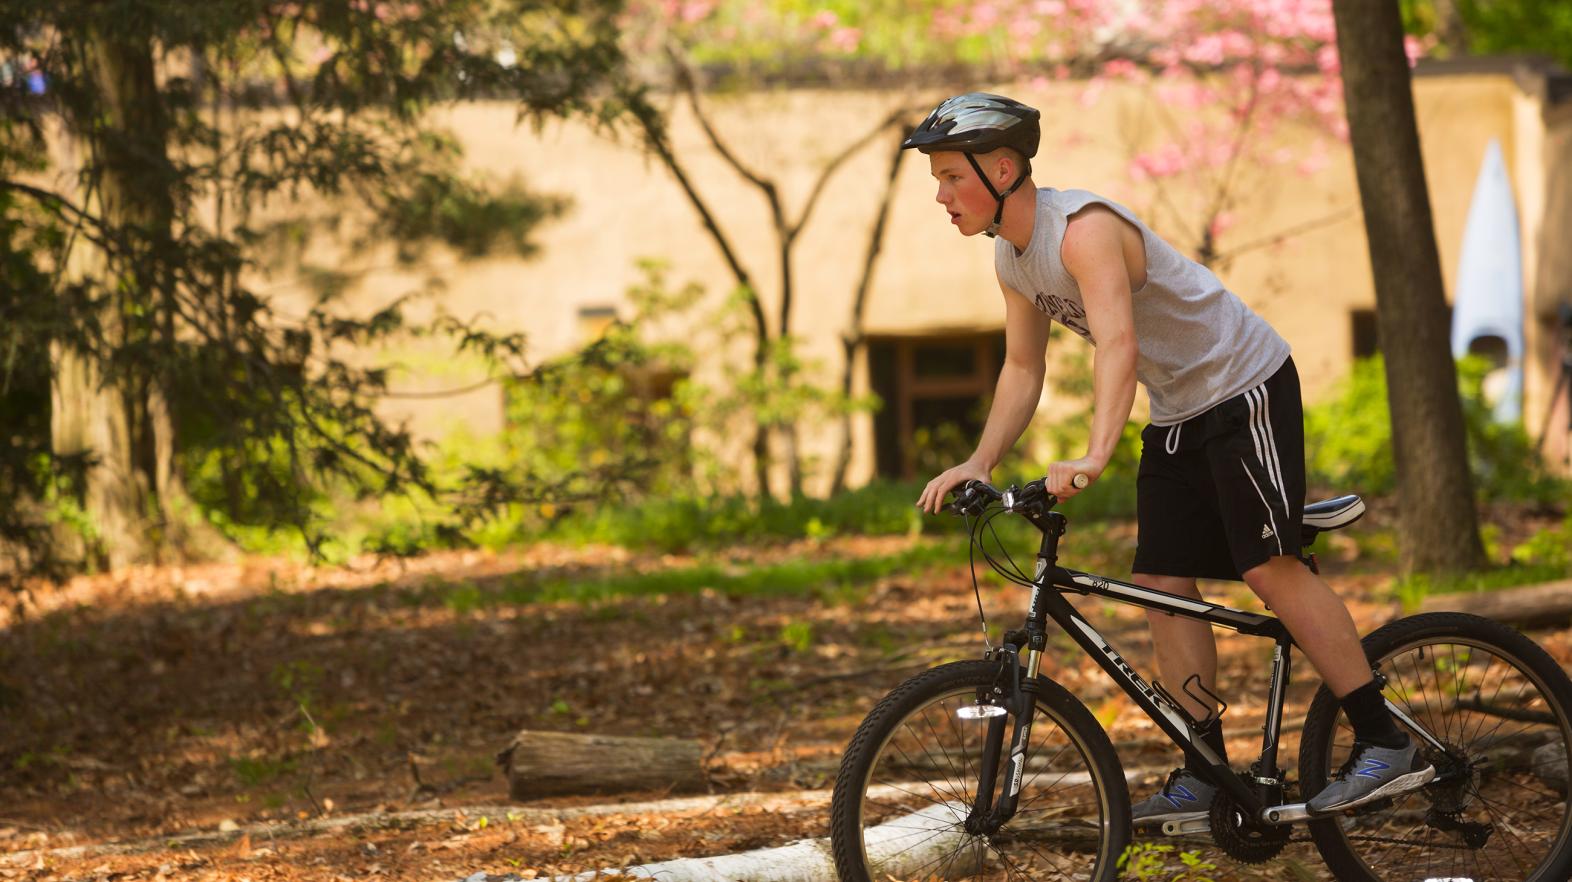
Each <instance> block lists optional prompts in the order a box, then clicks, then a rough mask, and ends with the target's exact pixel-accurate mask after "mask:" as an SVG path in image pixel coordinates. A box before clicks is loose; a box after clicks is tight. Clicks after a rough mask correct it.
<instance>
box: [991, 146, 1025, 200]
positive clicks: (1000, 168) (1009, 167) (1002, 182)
mask: <svg viewBox="0 0 1572 882" xmlns="http://www.w3.org/2000/svg"><path fill="white" fill-rule="evenodd" d="M1020 174H1021V160H1020V159H1019V158H1018V157H1017V156H1016V155H1015V153H1014V152H1012V151H1010V150H1000V151H999V161H998V162H997V163H995V164H994V176H995V177H996V178H997V179H998V183H999V190H1000V191H1001V192H1002V191H1003V190H1004V188H1005V187H1008V186H1010V185H1011V184H1013V183H1015V179H1016V178H1017V177H1018V176H1020Z"/></svg>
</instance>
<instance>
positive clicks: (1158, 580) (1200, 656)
mask: <svg viewBox="0 0 1572 882" xmlns="http://www.w3.org/2000/svg"><path fill="white" fill-rule="evenodd" d="M1130 581H1132V582H1134V583H1135V584H1137V585H1140V586H1142V587H1144V588H1153V589H1156V590H1158V591H1166V592H1168V593H1169V594H1177V595H1179V596H1181V597H1189V598H1192V599H1195V600H1200V599H1201V592H1200V590H1199V589H1197V588H1196V587H1195V579H1194V578H1191V577H1188V576H1153V575H1149V574H1146V573H1136V574H1135V575H1133V576H1131V577H1130ZM1146 620H1147V622H1148V623H1149V624H1150V625H1151V626H1152V649H1153V652H1154V654H1155V655H1156V656H1157V671H1158V674H1159V675H1160V676H1161V677H1162V680H1163V686H1164V687H1165V688H1166V689H1167V690H1168V691H1169V692H1170V693H1171V694H1172V695H1173V696H1174V698H1176V699H1178V700H1179V701H1180V702H1181V703H1182V704H1183V705H1184V708H1185V710H1187V711H1189V712H1190V714H1191V715H1192V716H1194V717H1195V718H1196V719H1198V720H1200V719H1205V718H1206V717H1208V716H1210V715H1211V714H1212V713H1213V712H1214V711H1216V710H1217V707H1216V705H1211V704H1210V702H1208V704H1201V703H1199V702H1197V701H1196V700H1195V699H1193V698H1191V697H1190V696H1189V695H1187V694H1186V693H1185V691H1184V682H1185V681H1186V680H1188V679H1190V677H1191V676H1192V675H1199V676H1200V678H1201V685H1202V686H1205V687H1206V688H1207V689H1209V690H1211V692H1212V693H1213V694H1214V695H1215V694H1217V638H1216V636H1215V635H1214V634H1213V633H1212V626H1211V625H1210V624H1208V623H1206V622H1203V621H1200V620H1199V619H1187V618H1185V617H1184V616H1176V615H1173V614H1172V613H1165V612H1158V611H1157V610H1147V611H1146ZM1209 705H1210V706H1209Z"/></svg>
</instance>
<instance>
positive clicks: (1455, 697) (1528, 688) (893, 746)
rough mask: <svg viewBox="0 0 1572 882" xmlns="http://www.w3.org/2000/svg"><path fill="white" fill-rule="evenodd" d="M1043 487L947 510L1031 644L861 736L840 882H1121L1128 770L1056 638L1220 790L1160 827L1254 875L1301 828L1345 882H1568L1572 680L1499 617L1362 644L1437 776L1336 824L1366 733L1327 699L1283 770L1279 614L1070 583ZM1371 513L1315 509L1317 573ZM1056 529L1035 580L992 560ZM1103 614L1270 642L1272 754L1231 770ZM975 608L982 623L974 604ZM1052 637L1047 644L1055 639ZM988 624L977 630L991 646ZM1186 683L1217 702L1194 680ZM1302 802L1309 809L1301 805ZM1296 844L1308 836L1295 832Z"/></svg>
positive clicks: (945, 682)
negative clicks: (1346, 775) (1003, 585)
mask: <svg viewBox="0 0 1572 882" xmlns="http://www.w3.org/2000/svg"><path fill="white" fill-rule="evenodd" d="M1057 503H1058V500H1057V499H1056V498H1055V497H1054V496H1053V495H1052V494H1050V493H1048V492H1047V491H1046V490H1045V489H1044V487H1043V484H1042V482H1041V481H1040V480H1039V481H1034V482H1032V483H1030V484H1027V485H1025V486H1024V487H1021V488H1016V487H1011V488H1009V489H1007V490H1002V491H1001V490H999V489H997V488H995V487H992V486H990V485H988V484H984V483H981V482H975V481H974V482H969V483H967V484H966V485H964V487H963V488H962V489H961V491H960V492H959V494H958V495H957V497H956V499H955V501H954V502H952V503H951V504H950V505H949V506H947V508H948V509H949V510H950V511H952V512H954V513H957V514H960V515H963V516H964V517H965V518H966V520H967V526H968V531H969V533H970V534H971V539H972V544H971V560H972V565H973V568H972V578H973V590H974V591H977V584H976V555H977V552H978V550H979V549H980V550H981V552H982V555H983V557H984V558H985V559H986V560H987V562H988V563H989V565H990V566H992V567H993V569H994V570H995V571H997V572H999V573H1000V574H1001V575H1002V576H1004V577H1005V578H1006V579H1007V580H1009V581H1012V582H1016V583H1018V584H1020V585H1022V586H1023V587H1027V588H1029V589H1030V600H1029V603H1028V607H1027V613H1026V621H1025V624H1024V626H1023V627H1022V628H1019V629H1015V630H1011V631H1008V632H1007V633H1005V634H1004V636H1003V640H1002V645H1000V646H998V647H991V646H990V648H989V649H988V651H987V652H985V653H984V655H983V657H982V658H980V659H976V660H971V661H961V662H955V663H952V664H946V665H942V666H940V667H936V668H933V669H931V670H928V671H926V672H924V673H921V674H918V675H917V676H915V677H913V678H911V679H910V680H907V681H906V682H905V683H902V684H901V685H900V686H898V687H896V689H895V690H894V691H892V692H891V693H889V695H887V696H885V698H884V699H883V700H882V701H880V702H879V703H878V705H877V706H876V707H875V708H874V709H873V710H872V711H871V712H870V713H869V714H868V716H867V718H866V719H864V720H863V722H862V724H861V726H859V727H858V729H857V733H856V735H855V736H853V738H852V740H851V743H850V745H849V746H848V747H847V749H846V753H845V755H844V757H843V758H842V762H841V767H840V773H839V775H838V777H837V779H836V782H835V792H834V798H833V803H832V808H831V840H832V846H833V852H834V857H835V865H836V869H837V871H838V873H839V875H840V878H841V880H842V882H891V880H896V882H901V880H924V882H928V880H948V879H985V880H1033V882H1040V880H1066V879H1073V880H1096V882H1106V880H1113V879H1115V878H1117V875H1118V872H1119V868H1118V863H1119V859H1120V856H1121V855H1122V854H1123V853H1124V851H1125V849H1126V847H1127V845H1128V844H1129V843H1130V841H1131V837H1132V829H1131V818H1130V796H1129V791H1128V782H1127V780H1126V774H1125V771H1124V768H1123V766H1122V765H1121V763H1120V760H1119V755H1118V753H1117V752H1116V751H1115V749H1114V745H1113V744H1112V743H1110V741H1109V738H1108V735H1107V733H1106V732H1105V731H1104V730H1103V727H1102V725H1100V724H1099V723H1098V722H1097V720H1096V718H1095V717H1093V715H1092V713H1091V712H1090V711H1089V710H1088V709H1087V708H1086V706H1085V705H1084V704H1083V703H1082V702H1081V700H1080V699H1079V698H1077V697H1076V696H1075V695H1074V694H1072V693H1071V692H1070V691H1069V690H1067V689H1065V688H1064V687H1063V686H1061V685H1060V684H1058V683H1056V682H1054V681H1053V680H1052V679H1050V678H1049V677H1047V676H1044V675H1043V673H1042V672H1041V664H1042V657H1043V655H1044V653H1045V652H1048V651H1050V644H1052V646H1053V647H1054V648H1055V649H1056V650H1057V651H1059V652H1069V653H1073V652H1074V650H1072V649H1071V647H1070V646H1069V644H1073V647H1074V649H1076V650H1078V651H1079V652H1082V653H1085V654H1086V655H1089V656H1090V657H1091V658H1092V660H1093V661H1094V662H1096V664H1097V666H1098V667H1100V668H1102V669H1103V671H1105V672H1106V673H1107V675H1108V676H1109V677H1111V678H1112V679H1113V681H1114V683H1116V684H1117V685H1118V686H1119V688H1120V689H1121V690H1123V692H1124V693H1125V694H1126V695H1128V696H1129V698H1130V701H1131V702H1133V703H1134V704H1135V706H1136V707H1138V708H1140V709H1141V710H1142V711H1143V712H1144V713H1145V714H1146V715H1147V716H1148V717H1149V718H1150V719H1151V721H1152V723H1153V724H1155V725H1156V727H1157V729H1158V730H1159V731H1161V732H1162V733H1163V734H1164V735H1165V736H1167V738H1168V739H1169V740H1171V741H1172V742H1173V743H1174V744H1175V745H1176V746H1177V747H1179V748H1180V749H1181V750H1182V751H1183V752H1184V753H1185V755H1186V758H1187V759H1189V760H1191V762H1190V764H1189V765H1190V766H1191V767H1192V768H1194V769H1197V770H1199V771H1198V774H1200V776H1201V777H1202V778H1203V779H1205V780H1207V781H1208V782H1210V783H1212V784H1214V785H1216V786H1217V787H1218V788H1219V790H1218V793H1217V796H1216V798H1215V799H1214V801H1213V804H1212V807H1211V811H1210V814H1209V816H1208V817H1207V818H1206V819H1205V820H1204V821H1201V822H1197V821H1190V822H1184V823H1179V822H1168V823H1167V824H1165V825H1164V828H1163V830H1162V833H1163V834H1166V835H1169V836H1181V835H1197V834H1199V833H1203V832H1204V833H1209V834H1210V837H1211V840H1212V841H1213V842H1215V843H1216V845H1217V847H1218V848H1220V849H1221V850H1222V851H1223V852H1224V853H1226V854H1227V855H1229V856H1230V857H1232V858H1234V859H1235V860H1238V861H1241V862H1245V863H1258V862H1262V861H1266V860H1269V859H1271V858H1273V857H1275V856H1277V855H1278V854H1279V853H1280V852H1281V851H1282V850H1283V848H1284V847H1285V846H1286V845H1287V844H1288V843H1289V842H1290V841H1291V840H1294V839H1295V838H1296V836H1295V832H1296V830H1300V831H1302V830H1303V828H1305V827H1308V831H1309V836H1310V838H1311V839H1312V840H1313V841H1314V843H1315V847H1316V848H1317V850H1318V851H1319V852H1320V854H1321V856H1322V858H1323V859H1324V860H1325V862H1326V864H1327V865H1328V867H1329V868H1330V869H1331V871H1332V873H1333V875H1334V877H1335V878H1336V879H1338V880H1339V882H1400V880H1414V882H1421V880H1425V882H1440V880H1447V882H1458V880H1465V879H1466V880H1472V882H1484V880H1500V882H1505V880H1513V882H1516V880H1535V882H1565V880H1567V879H1568V878H1569V876H1572V811H1569V805H1568V801H1567V761H1568V755H1569V752H1572V681H1569V680H1568V678H1567V675H1566V673H1565V672H1564V671H1563V670H1562V669H1561V667H1560V666H1559V665H1557V663H1556V662H1555V661H1554V660H1553V659H1552V658H1551V657H1550V656H1549V655H1548V654H1547V653H1546V652H1545V651H1544V650H1543V649H1541V648H1540V647H1539V646H1537V645H1536V644H1535V643H1534V642H1533V641H1531V640H1529V639H1528V638H1527V637H1525V636H1524V635H1523V634H1521V633H1519V632H1517V631H1515V630H1513V629H1511V628H1508V627H1506V626H1505V625H1502V624H1500V623H1497V622H1494V621H1490V620H1488V619H1482V618H1479V617H1477V616H1470V615H1463V614H1457V613H1433V614H1425V615H1417V616H1412V617H1409V618H1404V619H1399V620H1397V621H1394V622H1392V623H1390V624H1388V625H1386V626H1384V627H1382V628H1380V629H1379V630H1377V631H1375V632H1374V633H1372V634H1370V635H1369V636H1367V637H1365V638H1364V641H1363V645H1364V649H1365V653H1366V655H1367V656H1368V658H1369V661H1370V665H1371V669H1372V672H1373V673H1374V675H1375V676H1376V678H1377V682H1378V683H1380V684H1381V686H1382V692H1383V695H1384V696H1385V698H1386V700H1387V707H1388V708H1389V709H1390V710H1391V712H1392V714H1393V716H1394V717H1395V718H1396V719H1397V720H1398V722H1399V723H1400V725H1402V726H1404V727H1406V728H1407V729H1408V731H1409V732H1410V733H1411V735H1412V737H1414V738H1416V739H1418V740H1419V742H1420V745H1421V748H1420V749H1421V751H1422V752H1423V754H1424V756H1425V757H1426V758H1427V759H1428V760H1429V761H1430V762H1431V763H1433V764H1434V765H1435V767H1436V776H1435V778H1434V779H1433V780H1432V781H1430V782H1429V783H1428V784H1426V785H1425V786H1424V787H1422V788H1421V789H1419V790H1415V791H1411V792H1408V793H1404V794H1400V795H1397V796H1395V797H1391V798H1387V799H1384V800H1380V801H1377V802H1373V803H1369V804H1367V805H1363V806H1360V807H1358V808H1355V809H1352V810H1349V811H1347V812H1342V813H1338V814H1332V815H1324V816H1312V815H1311V814H1310V813H1309V812H1308V811H1307V809H1306V807H1305V803H1304V802H1303V801H1302V800H1298V797H1297V796H1295V794H1296V792H1297V794H1299V795H1302V796H1303V797H1305V798H1308V797H1309V796H1311V795H1314V794H1315V793H1317V792H1319V790H1320V789H1321V788H1322V787H1324V786H1325V785H1326V784H1327V783H1328V781H1330V780H1331V779H1332V778H1333V777H1334V776H1335V775H1336V774H1337V769H1338V768H1339V766H1340V765H1341V764H1344V763H1346V762H1348V760H1349V754H1350V752H1351V749H1352V747H1353V730H1352V727H1351V726H1350V725H1349V723H1348V721H1347V719H1346V717H1345V716H1344V715H1343V714H1342V712H1341V709H1340V708H1339V705H1338V702H1337V700H1336V698H1335V697H1333V695H1332V694H1331V693H1330V692H1329V691H1328V690H1327V688H1326V687H1325V686H1324V685H1323V686H1322V687H1321V688H1320V689H1319V691H1318V692H1317V693H1316V695H1315V698H1314V700H1313V701H1312V702H1311V705H1310V709H1309V712H1308V714H1307V716H1306V717H1305V722H1304V728H1303V732H1302V735H1301V738H1300V750H1299V766H1298V769H1299V780H1298V782H1297V784H1296V783H1295V782H1293V781H1290V780H1289V778H1288V775H1287V773H1286V772H1285V771H1284V770H1283V769H1281V768H1279V766H1278V761H1277V752H1278V736H1279V734H1280V732H1281V729H1282V717H1283V704H1284V698H1285V696H1286V694H1287V691H1288V684H1289V673H1290V670H1291V668H1292V660H1291V655H1292V650H1293V648H1294V640H1293V637H1292V636H1291V635H1289V633H1288V631H1287V629H1286V627H1284V625H1283V624H1282V623H1281V622H1280V621H1279V620H1278V619H1276V618H1275V617H1273V616H1270V615H1262V614H1257V613H1253V612H1247V611H1244V610H1238V609H1232V608H1229V607H1227V606H1223V605H1220V604H1215V603H1209V602H1206V601H1202V600H1195V599H1192V598H1188V597H1181V596H1178V595H1174V594H1170V593H1167V592H1163V591H1157V590H1153V589H1150V588H1143V587H1141V586H1139V585H1133V584H1129V583H1126V582H1121V581H1119V580H1117V579H1110V578H1107V577H1104V576H1098V575H1094V574H1092V573H1086V572H1080V571H1077V570H1072V569H1067V568H1065V567H1061V566H1060V565H1059V562H1058V548H1059V539H1060V537H1062V536H1063V535H1064V534H1065V530H1066V526H1067V521H1066V518H1065V517H1064V515H1063V514H1062V513H1060V512H1058V511H1055V510H1054V508H1055V506H1056V505H1057ZM1363 513H1364V503H1363V502H1362V501H1361V500H1360V498H1359V497H1358V496H1344V497H1340V498H1337V499H1330V500H1326V501H1324V502H1318V503H1315V504H1312V505H1307V506H1306V507H1305V510H1304V527H1303V542H1304V546H1305V555H1304V558H1305V560H1306V562H1307V563H1308V564H1309V565H1310V566H1311V567H1312V568H1314V567H1315V558H1314V556H1313V554H1310V553H1309V551H1310V546H1311V544H1312V543H1313V542H1314V540H1315V538H1316V536H1317V535H1318V534H1319V533H1322V532H1326V531H1329V530H1335V529H1339V528H1341V527H1345V526H1347V525H1348V524H1350V523H1353V522H1354V521H1355V520H1357V519H1358V518H1359V517H1360V516H1361V515H1363ZM1006 514H1014V515H1019V516H1021V517H1024V518H1025V519H1026V520H1027V521H1029V522H1030V523H1031V524H1032V525H1033V526H1034V527H1036V528H1037V529H1038V530H1039V531H1041V533H1042V541H1041V544H1040V546H1039V549H1038V553H1037V561H1036V569H1035V572H1034V574H1033V575H1032V576H1031V577H1027V576H1026V574H1025V573H1024V572H1022V571H1021V570H1020V569H1019V568H1018V567H1016V566H1015V564H1014V562H1013V560H1010V558H1009V554H1008V552H1007V551H1005V552H1003V554H1002V558H1001V557H995V556H994V554H993V553H991V552H990V551H989V550H988V548H987V547H986V546H985V545H984V544H983V542H982V537H983V536H984V533H985V531H988V532H991V533H992V535H993V537H994V539H995V543H996V547H997V548H999V549H1001V550H1002V548H1003V546H1002V543H1000V542H999V539H998V533H997V531H996V530H995V529H994V528H993V527H992V526H991V522H992V521H993V520H994V519H995V518H997V517H1000V516H1003V515H1006ZM1069 595H1083V596H1087V597H1095V598H1102V599H1105V600H1109V601H1114V602H1118V603H1125V604H1134V605H1136V606H1140V607H1145V608H1147V609H1152V610H1160V611H1163V612H1168V613H1172V614H1174V615H1179V616H1186V617H1188V618H1193V619H1199V620H1202V621H1205V622H1209V623H1211V624H1212V625H1215V626H1219V627H1223V628H1230V629H1233V630H1235V631H1238V632H1240V633H1242V634H1246V635H1250V636H1254V637H1259V638H1262V639H1264V640H1268V641H1271V644H1272V653H1271V658H1272V664H1271V674H1270V678H1269V685H1268V692H1267V696H1266V701H1265V705H1264V706H1265V720H1264V723H1263V724H1262V740H1261V752H1260V755H1259V756H1258V757H1257V758H1256V759H1255V761H1254V762H1253V763H1251V764H1250V766H1249V768H1248V770H1246V771H1243V772H1238V771H1235V770H1233V769H1231V768H1229V767H1228V766H1227V765H1226V764H1224V763H1223V762H1222V761H1221V759H1220V758H1219V757H1218V756H1217V755H1216V753H1215V752H1214V751H1212V750H1211V748H1209V747H1208V746H1207V745H1206V743H1205V742H1204V741H1203V740H1202V739H1201V737H1200V736H1199V734H1198V732H1197V728H1198V727H1199V726H1202V725H1204V724H1206V723H1208V722H1210V720H1211V719H1212V718H1214V717H1215V716H1219V715H1221V714H1222V713H1223V712H1225V711H1226V710H1227V706H1226V705H1221V706H1220V708H1219V709H1218V710H1217V711H1216V712H1215V713H1214V714H1213V716H1212V717H1208V718H1206V719H1196V718H1195V717H1193V716H1192V715H1191V714H1190V713H1189V712H1188V711H1187V710H1186V709H1185V707H1184V705H1183V704H1181V702H1179V701H1177V700H1176V699H1175V696H1174V694H1173V693H1172V692H1171V691H1170V690H1169V688H1168V687H1167V686H1165V685H1164V684H1162V683H1161V682H1160V681H1157V680H1155V679H1154V680H1151V681H1150V682H1148V680H1147V679H1145V678H1143V677H1142V676H1141V674H1140V673H1139V672H1137V671H1136V669H1135V668H1134V667H1132V666H1131V664H1130V663H1129V662H1128V661H1127V660H1126V659H1125V658H1124V656H1123V655H1121V654H1120V653H1119V652H1118V651H1117V650H1116V649H1115V648H1114V647H1113V646H1112V645H1111V644H1110V643H1109V642H1108V640H1106V639H1105V638H1104V637H1103V636H1102V635H1101V634H1100V633H1098V631H1097V629H1096V628H1094V627H1093V626H1092V625H1091V623H1090V622H1088V621H1087V619H1086V618H1085V617H1084V616H1083V615H1082V614H1081V613H1080V612H1079V611H1078V610H1077V609H1076V607H1075V606H1074V605H1073V604H1071V602H1070V601H1069V599H1068V596H1069ZM978 612H979V615H981V614H982V604H981V596H980V593H979V597H978ZM1050 621H1051V622H1052V623H1053V625H1054V626H1056V628H1057V632H1058V633H1055V634H1052V635H1050V632H1049V628H1048V624H1049V622H1050ZM986 633H987V631H986V622H985V623H984V634H985V639H986ZM1180 688H1181V689H1183V690H1184V691H1186V692H1187V693H1188V694H1190V695H1191V696H1192V697H1194V698H1196V699H1197V701H1198V703H1199V704H1202V705H1209V706H1213V707H1218V706H1219V703H1220V700H1219V699H1217V698H1216V696H1213V695H1211V694H1210V693H1207V692H1205V690H1204V689H1202V687H1201V686H1200V683H1199V680H1198V678H1195V677H1192V678H1190V680H1188V681H1187V682H1186V683H1184V684H1181V686H1180ZM1296 800H1298V801H1296ZM1297 838H1303V834H1302V832H1301V834H1300V836H1298V837H1297Z"/></svg>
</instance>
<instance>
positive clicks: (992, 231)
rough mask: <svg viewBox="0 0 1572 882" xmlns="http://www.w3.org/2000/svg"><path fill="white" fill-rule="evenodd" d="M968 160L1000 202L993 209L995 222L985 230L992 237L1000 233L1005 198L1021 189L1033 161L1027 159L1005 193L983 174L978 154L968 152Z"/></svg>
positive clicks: (990, 192) (985, 185) (1030, 170)
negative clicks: (978, 161) (997, 188)
mask: <svg viewBox="0 0 1572 882" xmlns="http://www.w3.org/2000/svg"><path fill="white" fill-rule="evenodd" d="M966 161H967V162H969V163H971V164H972V170H973V171H975V172H977V177H978V178H980V179H981V180H982V182H983V186H984V187H987V188H988V194H989V195H991V196H992V197H993V198H994V201H995V202H997V203H998V204H999V207H998V208H995V209H994V211H993V223H991V224H989V225H988V229H986V230H983V232H984V233H985V234H987V236H988V238H990V239H992V238H994V237H995V236H998V235H999V221H1000V220H1001V219H1002V218H1003V217H1004V200H1006V199H1008V198H1010V194H1011V193H1014V192H1015V191H1016V190H1018V189H1020V187H1021V184H1022V183H1023V182H1025V180H1026V178H1027V176H1028V175H1030V174H1031V173H1032V161H1031V160H1030V159H1028V160H1026V165H1025V167H1023V168H1022V169H1021V173H1020V175H1018V176H1017V177H1016V179H1015V183H1013V184H1011V185H1010V188H1009V189H1008V190H1005V191H1004V192H1003V193H1000V192H999V191H998V190H995V189H994V188H993V182H992V181H990V180H988V176H987V175H985V174H983V170H982V166H980V165H978V164H977V157H976V156H974V155H972V154H970V153H968V154H966Z"/></svg>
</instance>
